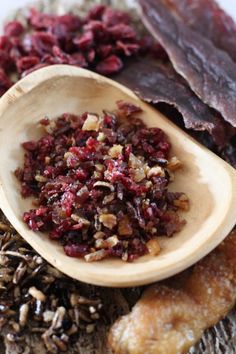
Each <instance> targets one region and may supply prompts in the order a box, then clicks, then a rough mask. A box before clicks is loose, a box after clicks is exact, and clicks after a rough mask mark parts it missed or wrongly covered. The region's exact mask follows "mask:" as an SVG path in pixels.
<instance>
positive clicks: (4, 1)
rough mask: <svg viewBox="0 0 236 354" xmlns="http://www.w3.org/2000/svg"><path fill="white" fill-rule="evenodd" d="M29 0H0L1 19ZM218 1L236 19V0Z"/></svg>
mask: <svg viewBox="0 0 236 354" xmlns="http://www.w3.org/2000/svg"><path fill="white" fill-rule="evenodd" d="M179 1H181V0H179ZM29 2H30V3H33V0H31V1H29V0H0V21H3V20H4V18H6V16H7V15H8V14H9V13H10V12H11V11H12V10H14V9H17V8H19V7H22V6H24V5H25V4H28V3H29ZM218 2H219V3H220V4H221V6H222V7H223V8H224V9H225V10H226V11H227V12H228V13H229V14H230V15H231V16H232V17H234V19H235V20H236V0H218Z"/></svg>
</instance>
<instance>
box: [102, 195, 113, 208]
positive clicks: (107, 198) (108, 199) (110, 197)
mask: <svg viewBox="0 0 236 354" xmlns="http://www.w3.org/2000/svg"><path fill="white" fill-rule="evenodd" d="M114 199H115V193H111V194H108V195H106V196H105V197H104V199H103V202H102V204H103V205H106V204H109V203H111V202H112V201H113V200H114Z"/></svg>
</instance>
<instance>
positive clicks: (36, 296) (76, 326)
mask: <svg viewBox="0 0 236 354" xmlns="http://www.w3.org/2000/svg"><path fill="white" fill-rule="evenodd" d="M124 291H125V297H126V299H125V297H124V295H122V292H121V291H120V290H118V289H105V288H98V287H94V286H90V285H88V284H83V283H80V282H78V281H75V280H73V279H71V278H69V277H67V276H65V275H63V274H62V273H60V272H59V271H58V270H57V269H55V268H53V267H52V266H50V265H49V264H48V263H47V262H46V261H44V260H43V259H42V258H41V257H40V256H39V255H38V254H37V253H36V252H35V251H34V250H32V248H31V247H30V246H29V245H28V244H27V243H26V242H25V241H24V240H23V239H22V238H21V236H19V235H18V234H17V233H16V231H15V230H14V229H13V227H12V226H11V225H10V224H9V222H8V221H7V220H6V218H5V217H4V215H3V214H2V212H1V211H0V339H1V336H2V339H3V341H4V346H1V345H0V353H9V354H15V353H25V354H26V353H37V354H40V353H46V352H50V353H58V352H66V353H70V352H71V353H74V352H76V353H83V354H86V353H94V352H95V353H96V354H98V353H99V354H100V353H101V354H102V353H103V354H104V353H105V352H108V351H107V350H106V333H107V329H108V327H109V326H110V324H111V323H112V322H113V321H114V319H115V318H117V316H119V315H121V314H124V313H127V312H128V311H129V308H130V306H132V305H133V304H134V303H135V301H136V300H137V297H138V296H139V294H140V290H137V289H136V290H134V289H133V290H132V289H130V290H129V291H127V290H124ZM111 299H112V302H111ZM128 301H130V303H128ZM110 302H111V303H110Z"/></svg>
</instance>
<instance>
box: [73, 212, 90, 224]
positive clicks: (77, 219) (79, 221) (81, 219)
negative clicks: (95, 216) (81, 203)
mask: <svg viewBox="0 0 236 354" xmlns="http://www.w3.org/2000/svg"><path fill="white" fill-rule="evenodd" d="M71 219H72V220H74V221H76V222H77V223H78V224H79V223H82V224H83V225H84V226H89V225H90V221H88V220H87V219H85V218H82V217H81V216H79V215H76V214H72V215H71Z"/></svg>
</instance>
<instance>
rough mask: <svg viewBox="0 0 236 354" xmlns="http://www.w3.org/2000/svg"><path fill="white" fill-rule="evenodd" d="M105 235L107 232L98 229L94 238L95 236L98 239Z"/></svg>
mask: <svg viewBox="0 0 236 354" xmlns="http://www.w3.org/2000/svg"><path fill="white" fill-rule="evenodd" d="M104 236H106V234H105V232H102V231H98V232H96V233H95V234H94V235H93V238H95V239H96V240H98V239H100V238H104Z"/></svg>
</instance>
